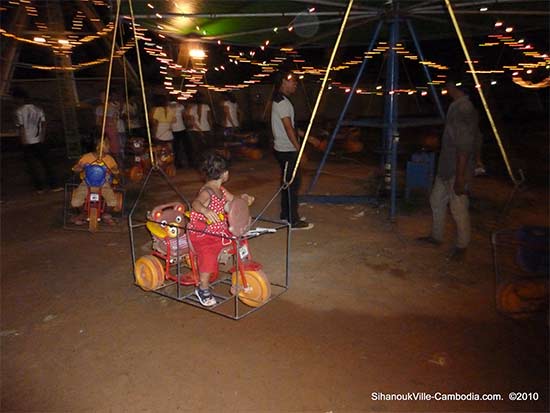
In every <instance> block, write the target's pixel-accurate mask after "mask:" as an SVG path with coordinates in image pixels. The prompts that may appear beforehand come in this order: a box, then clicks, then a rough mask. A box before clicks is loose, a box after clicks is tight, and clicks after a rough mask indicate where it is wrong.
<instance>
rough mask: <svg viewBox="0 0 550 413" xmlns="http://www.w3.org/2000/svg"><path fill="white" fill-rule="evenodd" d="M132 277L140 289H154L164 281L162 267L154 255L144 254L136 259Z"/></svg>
mask: <svg viewBox="0 0 550 413" xmlns="http://www.w3.org/2000/svg"><path fill="white" fill-rule="evenodd" d="M134 277H135V279H136V284H137V285H138V286H139V287H140V288H141V289H142V290H144V291H151V290H155V289H157V288H158V287H160V286H161V285H162V283H163V282H164V267H163V266H162V263H161V262H160V260H159V259H158V258H157V257H155V256H154V255H144V256H143V257H140V258H138V259H137V261H136V264H135V266H134Z"/></svg>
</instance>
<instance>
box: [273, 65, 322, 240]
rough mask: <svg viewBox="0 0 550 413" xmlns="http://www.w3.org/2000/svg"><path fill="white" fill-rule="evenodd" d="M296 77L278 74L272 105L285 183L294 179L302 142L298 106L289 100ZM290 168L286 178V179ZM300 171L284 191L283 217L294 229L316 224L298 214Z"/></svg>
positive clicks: (274, 127) (278, 152) (306, 227)
mask: <svg viewBox="0 0 550 413" xmlns="http://www.w3.org/2000/svg"><path fill="white" fill-rule="evenodd" d="M297 84H298V83H297V81H296V78H295V77H294V76H293V75H292V73H291V72H288V71H281V72H278V73H277V74H276V75H275V88H274V92H273V98H272V100H273V102H272V106H271V130H272V132H273V139H274V149H275V158H276V159H277V161H278V162H279V166H280V168H281V184H282V183H283V181H290V179H291V177H292V172H293V171H294V167H295V166H296V161H297V160H298V152H299V150H300V143H299V142H298V131H297V130H296V129H295V128H294V106H292V103H291V102H290V100H289V99H288V97H289V96H291V95H292V94H294V92H296V86H297ZM285 167H286V179H285ZM300 182H301V177H300V171H299V170H298V171H297V173H296V177H295V179H294V182H293V183H292V184H291V185H290V187H289V188H288V189H286V190H284V191H283V192H282V196H281V219H283V220H286V221H288V222H290V225H291V228H292V229H293V230H300V229H304V230H307V229H311V228H313V224H310V223H308V222H307V221H306V220H305V219H300V215H299V214H298V190H299V189H300Z"/></svg>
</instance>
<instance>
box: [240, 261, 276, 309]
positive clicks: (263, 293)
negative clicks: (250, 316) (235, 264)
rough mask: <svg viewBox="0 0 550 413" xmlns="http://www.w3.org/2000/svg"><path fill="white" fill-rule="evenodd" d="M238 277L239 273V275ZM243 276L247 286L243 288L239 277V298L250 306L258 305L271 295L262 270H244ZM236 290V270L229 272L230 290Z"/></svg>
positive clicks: (267, 281) (269, 286) (269, 285)
mask: <svg viewBox="0 0 550 413" xmlns="http://www.w3.org/2000/svg"><path fill="white" fill-rule="evenodd" d="M239 277H240V275H239ZM244 277H245V279H246V284H247V287H246V288H244V286H243V283H242V280H241V279H239V286H238V287H239V289H240V291H239V293H238V295H239V300H241V301H242V302H243V303H244V304H246V305H248V306H250V307H258V306H260V305H262V304H263V303H264V302H266V301H267V300H268V299H269V297H271V284H270V283H269V280H268V279H267V276H266V275H265V273H264V272H263V271H262V270H257V271H252V270H245V272H244ZM236 291H237V272H234V273H233V274H231V292H232V293H233V294H234V293H235V292H236Z"/></svg>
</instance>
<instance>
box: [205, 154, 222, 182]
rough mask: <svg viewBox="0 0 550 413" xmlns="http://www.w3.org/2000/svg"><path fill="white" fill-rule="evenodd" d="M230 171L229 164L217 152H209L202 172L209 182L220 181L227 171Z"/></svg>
mask: <svg viewBox="0 0 550 413" xmlns="http://www.w3.org/2000/svg"><path fill="white" fill-rule="evenodd" d="M228 170H229V162H228V161H227V159H225V158H224V157H223V156H221V155H218V154H217V153H216V152H207V153H206V154H204V156H203V160H202V162H201V165H200V171H201V173H202V174H203V175H204V176H205V178H206V179H207V180H208V181H211V180H213V179H219V178H220V177H221V176H222V175H223V173H224V172H225V171H228Z"/></svg>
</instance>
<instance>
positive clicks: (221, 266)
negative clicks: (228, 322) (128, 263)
mask: <svg viewBox="0 0 550 413" xmlns="http://www.w3.org/2000/svg"><path fill="white" fill-rule="evenodd" d="M154 171H155V168H153V169H152V170H151V172H150V174H151V173H153V172H154ZM150 174H149V175H148V176H147V177H146V182H145V184H146V183H147V181H148V178H149V177H150ZM161 176H163V177H165V176H164V175H162V174H161ZM165 179H166V177H165ZM167 182H168V181H167ZM182 199H183V201H176V202H171V203H167V204H162V205H157V206H155V207H154V208H152V209H151V210H150V211H147V212H146V214H145V216H146V219H145V221H134V219H133V216H134V215H135V211H136V210H137V209H136V206H137V204H138V202H139V199H138V200H137V201H136V204H135V205H134V208H132V212H131V213H130V217H129V224H130V238H131V240H132V257H133V264H134V265H133V266H134V278H135V283H136V285H137V286H139V287H140V288H141V289H143V290H144V291H151V292H154V293H157V294H159V295H162V296H165V297H168V298H171V299H174V300H177V301H180V302H183V303H186V304H190V305H193V306H197V307H200V308H203V309H205V310H208V311H212V312H215V313H217V314H220V315H223V316H226V317H228V318H232V319H235V320H238V319H240V318H242V317H244V316H246V315H248V314H250V313H252V312H253V311H256V310H257V309H259V308H261V307H262V306H263V305H265V304H267V303H268V302H269V301H271V300H272V299H274V298H276V297H277V296H279V295H281V294H282V293H284V292H285V291H286V290H287V289H288V278H289V271H288V256H286V257H282V256H280V257H276V255H277V254H275V253H274V252H273V250H272V249H269V253H267V255H266V256H267V257H269V258H270V260H271V261H272V262H271V263H270V265H269V268H270V271H271V269H273V272H274V273H278V275H279V276H278V277H277V275H273V276H272V277H271V280H270V279H268V276H267V275H266V272H264V268H265V267H264V265H262V264H261V263H260V262H259V261H256V259H254V258H253V256H252V252H251V247H250V242H251V240H253V239H256V238H259V237H261V236H263V235H271V236H272V237H275V238H277V240H278V241H283V242H284V241H285V239H286V244H287V245H286V247H287V248H288V243H289V241H290V231H289V227H288V224H287V223H286V222H280V221H274V220H273V221H271V220H266V219H259V218H256V219H255V220H254V221H252V218H251V216H250V213H249V209H248V205H247V203H246V201H244V200H242V199H240V198H235V199H234V200H233V201H232V202H231V203H230V204H229V205H228V208H227V212H226V213H225V214H223V217H220V218H221V219H223V220H227V222H228V228H229V232H230V234H231V236H228V237H222V238H223V243H224V245H226V246H225V247H224V248H223V249H222V251H221V252H220V254H219V256H218V272H216V273H214V274H212V276H211V278H210V284H211V287H212V292H213V295H214V296H215V297H216V300H217V304H216V305H215V306H213V307H208V308H206V307H202V306H201V304H200V302H199V300H198V299H197V297H196V296H195V294H194V291H195V287H196V286H198V284H199V267H198V262H197V256H196V254H195V251H194V248H193V245H192V243H191V242H190V240H189V238H188V236H187V235H188V233H189V231H192V230H191V229H188V228H187V224H188V217H189V211H190V207H189V204H188V203H187V201H185V198H182ZM260 221H261V222H262V223H263V224H262V225H266V226H265V227H255V228H254V229H251V226H252V224H253V223H256V222H260ZM285 228H286V229H287V233H286V238H285V237H281V236H280V235H279V236H278V232H279V230H282V229H285ZM143 229H146V231H143ZM140 230H141V231H140ZM144 234H145V235H144ZM147 238H148V241H145V245H144V246H142V247H141V250H144V249H149V253H148V254H145V255H143V256H141V257H139V258H137V259H136V255H135V254H136V248H135V245H136V242H137V240H138V239H140V240H141V241H143V240H144V239H147ZM283 238H284V239H283ZM279 250H280V251H284V250H285V249H284V248H279ZM264 254H266V253H265V252H264ZM282 266H285V267H286V268H285V273H284V276H282V277H281V275H280V273H281V268H280V267H282ZM277 267H279V268H277ZM276 278H279V279H280V278H282V280H280V281H279V280H278V279H277V280H276Z"/></svg>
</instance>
